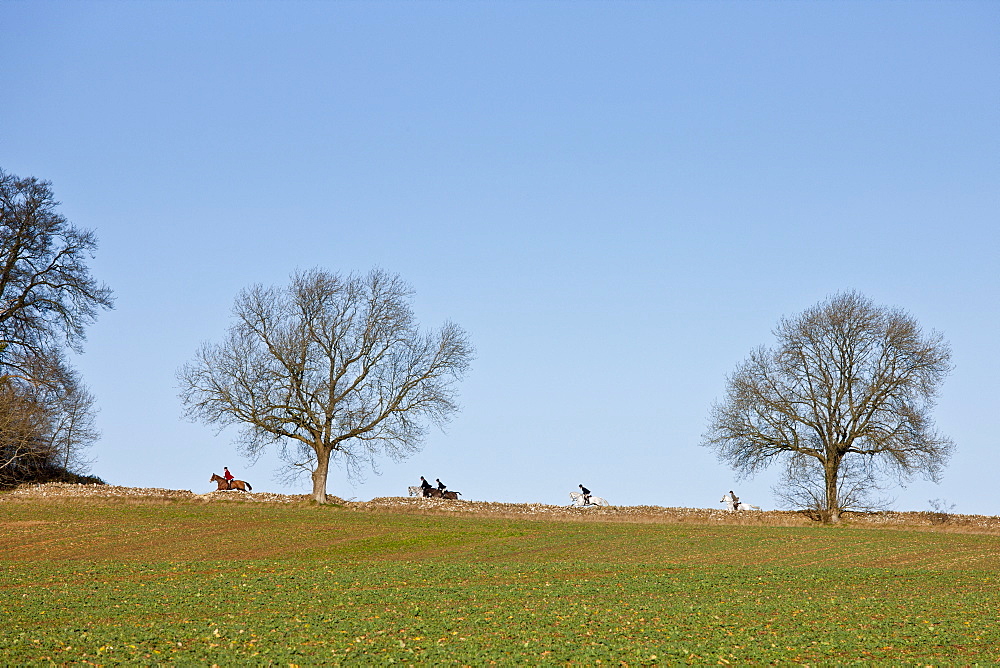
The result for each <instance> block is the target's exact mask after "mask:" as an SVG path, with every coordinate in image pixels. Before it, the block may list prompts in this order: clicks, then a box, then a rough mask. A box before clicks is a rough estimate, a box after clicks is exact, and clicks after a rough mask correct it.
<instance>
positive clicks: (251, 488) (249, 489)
mask: <svg viewBox="0 0 1000 668" xmlns="http://www.w3.org/2000/svg"><path fill="white" fill-rule="evenodd" d="M246 486H247V491H248V492H252V491H253V487H251V486H250V483H246Z"/></svg>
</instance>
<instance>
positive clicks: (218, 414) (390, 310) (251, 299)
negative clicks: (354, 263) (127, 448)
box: [178, 269, 473, 503]
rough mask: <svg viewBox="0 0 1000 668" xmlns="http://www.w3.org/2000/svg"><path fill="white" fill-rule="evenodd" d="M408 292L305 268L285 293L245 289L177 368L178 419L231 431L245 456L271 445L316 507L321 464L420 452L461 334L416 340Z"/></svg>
mask: <svg viewBox="0 0 1000 668" xmlns="http://www.w3.org/2000/svg"><path fill="white" fill-rule="evenodd" d="M411 295H412V290H411V289H410V288H409V287H408V286H407V285H406V284H405V283H404V282H403V281H402V280H401V279H400V278H399V277H398V276H395V275H390V274H387V273H385V272H383V271H380V270H375V271H371V272H370V273H368V274H367V275H366V276H355V275H350V276H342V275H339V274H335V273H330V272H327V271H324V270H320V269H313V270H309V271H305V272H299V273H297V274H295V275H293V276H292V279H291V284H290V285H288V286H287V287H281V288H278V287H262V286H255V287H253V288H250V289H248V290H245V291H243V292H242V293H241V294H240V295H239V296H238V297H237V299H236V303H235V306H234V308H233V315H234V318H235V322H234V323H233V325H232V326H231V327H230V329H229V333H228V336H227V337H226V338H225V340H224V341H223V342H222V343H220V344H203V345H202V347H201V348H200V350H199V351H198V352H197V354H196V357H195V360H194V361H193V362H191V363H189V364H187V365H185V366H184V367H182V368H181V369H180V370H179V372H178V379H179V380H180V383H181V398H182V400H183V401H184V403H185V405H186V407H187V415H188V416H189V417H190V418H191V419H195V420H202V421H204V422H206V423H210V424H217V425H219V426H220V428H223V427H225V426H227V425H238V426H240V427H241V431H240V443H241V445H242V447H243V449H244V451H245V452H246V453H247V454H248V455H250V456H256V455H258V454H259V453H260V452H261V451H262V450H263V449H264V448H266V447H267V446H268V445H271V444H278V445H279V447H280V453H281V455H282V456H283V458H284V459H285V460H286V461H287V462H289V463H290V464H291V465H292V466H294V467H298V468H299V469H300V470H303V471H305V470H308V471H311V475H312V488H313V491H312V494H313V498H314V499H315V500H316V501H317V502H319V503H325V502H326V486H327V473H328V470H329V464H330V459H331V456H333V455H337V456H338V458H339V461H341V462H342V463H343V464H344V465H345V467H346V468H347V471H348V474H349V475H350V474H355V473H357V472H359V471H360V470H362V468H364V467H365V465H368V466H371V467H372V468H374V467H375V457H376V456H378V455H387V456H389V457H391V458H393V459H399V458H403V457H405V456H407V455H408V454H410V453H412V452H415V451H416V450H418V449H419V445H420V442H421V440H422V438H423V435H424V433H425V429H426V427H425V424H426V423H427V422H431V423H436V424H443V423H444V422H446V421H447V420H448V418H449V416H450V415H451V414H452V413H453V412H454V411H455V410H456V409H457V406H456V404H455V393H456V390H455V384H456V381H458V380H459V379H460V378H461V377H462V375H463V374H464V372H465V371H466V370H467V368H468V365H469V363H470V361H471V359H472V356H473V351H472V347H471V345H470V344H469V341H468V337H467V335H466V333H465V332H464V331H463V330H462V329H461V328H460V327H458V326H457V325H455V324H453V323H447V324H445V325H444V326H443V327H442V328H441V329H440V330H439V331H437V332H434V333H422V332H420V331H419V329H418V327H417V324H416V322H415V319H414V315H413V311H412V309H411V306H410V301H409V299H410V296H411Z"/></svg>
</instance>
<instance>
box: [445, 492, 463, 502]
mask: <svg viewBox="0 0 1000 668" xmlns="http://www.w3.org/2000/svg"><path fill="white" fill-rule="evenodd" d="M459 494H461V492H444V493H443V494H442V495H441V498H442V499H451V500H452V501H458V495H459Z"/></svg>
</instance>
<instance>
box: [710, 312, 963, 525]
mask: <svg viewBox="0 0 1000 668" xmlns="http://www.w3.org/2000/svg"><path fill="white" fill-rule="evenodd" d="M774 334H775V337H776V338H777V346H776V347H775V348H765V347H760V348H758V349H756V350H754V351H753V352H752V353H751V355H750V357H749V358H748V359H747V360H746V361H744V362H743V363H742V364H741V365H740V366H739V367H738V368H737V369H736V371H735V372H734V373H733V374H732V375H731V376H730V377H729V379H728V382H727V389H726V396H725V398H724V400H722V401H721V402H718V403H716V404H715V405H714V407H713V409H712V412H711V418H710V425H709V430H708V432H707V433H706V435H705V438H704V441H703V445H705V446H707V447H710V448H712V449H714V450H715V451H716V453H717V454H718V456H719V458H720V459H721V460H722V461H724V462H726V463H728V464H730V465H731V466H732V467H733V468H734V469H735V470H736V471H737V472H738V473H740V474H741V475H745V476H750V475H753V474H754V473H756V472H758V471H759V470H761V469H763V468H766V467H768V466H770V465H771V464H773V463H775V462H779V461H780V462H783V463H784V465H785V478H784V484H783V485H782V490H783V496H784V498H785V500H786V501H788V502H790V503H793V504H804V505H805V506H806V507H808V508H811V509H813V510H815V511H816V512H817V513H818V514H819V515H820V517H822V518H823V519H825V520H828V521H837V520H839V518H840V514H841V512H842V511H843V510H846V509H851V508H859V507H868V505H869V504H871V503H872V502H873V501H874V499H873V498H872V492H873V491H874V490H876V489H878V488H879V485H880V483H881V481H882V479H883V478H884V477H885V476H887V475H888V476H891V477H895V478H896V479H898V480H899V481H900V482H905V481H907V480H909V479H911V478H912V476H913V475H915V474H922V475H924V476H925V477H927V478H928V479H930V480H934V481H937V480H938V479H939V477H940V473H941V471H942V469H943V467H944V466H945V464H946V463H947V461H948V459H949V457H950V455H951V453H952V450H953V447H954V445H953V443H952V441H951V440H950V439H949V438H947V437H944V436H941V435H939V434H938V433H937V432H936V431H935V430H934V422H933V419H932V417H931V411H932V409H933V407H934V404H935V398H936V396H937V393H938V391H939V389H940V387H941V384H942V383H943V382H944V379H945V377H946V376H947V375H948V374H949V373H950V371H951V365H950V358H951V350H950V348H949V346H948V344H947V343H946V342H945V341H944V338H943V336H942V335H941V334H939V333H936V332H931V333H929V334H925V333H924V332H923V331H922V330H921V328H920V326H919V324H918V323H917V321H916V320H915V319H914V318H913V317H912V316H910V315H909V314H907V313H905V312H903V311H901V310H899V309H894V308H888V307H884V306H877V305H875V304H873V303H872V302H871V300H869V299H868V298H866V297H864V296H862V295H860V294H858V293H856V292H847V293H842V294H838V295H835V296H834V297H832V298H831V299H829V300H827V301H826V302H823V303H821V304H818V305H816V306H814V307H812V308H810V309H808V310H806V311H804V312H803V313H802V314H800V315H798V316H796V317H793V318H787V319H782V320H781V321H780V322H779V324H778V326H777V328H776V329H775V331H774Z"/></svg>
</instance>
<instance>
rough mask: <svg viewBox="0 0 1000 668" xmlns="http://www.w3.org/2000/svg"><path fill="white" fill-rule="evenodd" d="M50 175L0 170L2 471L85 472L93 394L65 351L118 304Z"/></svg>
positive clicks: (78, 347)
mask: <svg viewBox="0 0 1000 668" xmlns="http://www.w3.org/2000/svg"><path fill="white" fill-rule="evenodd" d="M58 206H59V203H58V202H57V201H56V200H55V197H54V196H53V193H52V189H51V184H50V183H49V182H47V181H41V180H39V179H36V178H33V177H28V178H19V177H17V176H15V175H13V174H10V173H8V172H5V171H3V170H2V169H0V479H3V481H4V483H5V484H10V483H12V482H17V481H18V479H19V478H20V477H22V475H23V476H31V475H34V473H32V471H35V472H37V470H38V468H39V467H45V466H47V467H50V468H52V467H56V468H61V469H65V470H74V471H75V472H81V471H82V470H84V469H85V468H86V467H87V465H88V464H89V462H88V461H87V459H86V457H85V456H84V454H83V450H84V449H85V448H86V447H88V446H89V445H91V444H92V443H93V442H94V440H96V438H97V432H96V430H95V428H94V420H93V416H94V399H93V396H92V395H91V394H90V392H89V391H88V390H87V388H86V386H85V385H84V384H83V382H82V380H81V379H80V377H79V375H78V374H77V372H76V371H75V370H74V369H72V368H71V366H70V365H69V363H68V361H67V360H66V352H67V351H75V352H81V351H82V344H83V342H84V340H85V338H86V336H85V334H86V328H87V326H89V325H91V324H92V323H93V322H94V321H95V320H96V318H97V314H98V313H99V312H100V310H102V309H110V308H113V305H114V300H113V297H112V294H111V290H110V288H108V287H107V286H105V285H102V284H100V283H98V282H97V281H96V280H95V279H94V278H93V277H92V276H91V274H90V269H89V267H88V266H87V261H88V260H89V259H91V258H93V254H94V252H95V250H96V249H97V239H96V237H95V235H94V233H93V232H91V231H89V230H81V229H79V228H77V227H75V226H73V225H72V224H71V223H70V222H69V221H67V220H66V218H65V217H64V216H62V215H61V214H60V213H59V212H58V211H57V207H58Z"/></svg>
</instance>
